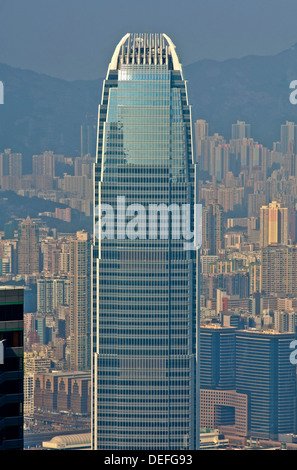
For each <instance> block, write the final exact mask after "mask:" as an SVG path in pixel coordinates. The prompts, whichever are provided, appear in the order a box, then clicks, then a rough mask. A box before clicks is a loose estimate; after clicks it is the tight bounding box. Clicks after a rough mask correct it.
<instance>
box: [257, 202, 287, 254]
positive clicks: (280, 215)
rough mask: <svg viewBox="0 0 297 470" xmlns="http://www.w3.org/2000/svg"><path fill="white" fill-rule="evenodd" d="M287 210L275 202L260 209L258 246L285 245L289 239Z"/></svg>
mask: <svg viewBox="0 0 297 470" xmlns="http://www.w3.org/2000/svg"><path fill="white" fill-rule="evenodd" d="M288 227H289V225H288V209H287V208H286V207H282V206H281V205H280V204H279V203H277V202H276V201H272V202H271V203H270V204H268V206H262V207H261V209H260V245H261V246H262V247H264V246H268V245H272V244H281V245H287V243H288V238H289V230H288Z"/></svg>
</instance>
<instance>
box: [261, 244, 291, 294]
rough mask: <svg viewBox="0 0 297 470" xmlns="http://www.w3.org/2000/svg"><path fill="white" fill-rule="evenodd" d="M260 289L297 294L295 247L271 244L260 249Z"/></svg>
mask: <svg viewBox="0 0 297 470" xmlns="http://www.w3.org/2000/svg"><path fill="white" fill-rule="evenodd" d="M261 264H262V266H261V289H262V292H264V293H265V294H271V293H279V294H282V295H283V294H286V295H288V294H290V295H294V296H295V295H297V247H296V246H283V245H276V246H275V245H271V246H266V247H264V248H262V250H261Z"/></svg>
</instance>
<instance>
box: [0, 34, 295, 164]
mask: <svg viewBox="0 0 297 470" xmlns="http://www.w3.org/2000/svg"><path fill="white" fill-rule="evenodd" d="M183 71H184V77H185V79H186V80H187V81H188V92H189V102H190V104H191V106H192V116H193V122H194V121H195V120H196V119H205V120H207V121H208V123H209V126H210V133H214V132H218V133H220V134H221V135H223V136H224V137H225V138H226V139H227V140H228V139H229V138H230V133H231V125H232V124H233V123H234V122H236V121H237V120H242V121H246V122H248V123H250V124H251V128H252V137H254V138H255V140H257V141H258V142H259V143H263V144H264V145H266V146H267V147H269V148H272V143H273V142H274V141H277V140H279V136H280V125H281V124H283V123H285V122H286V121H287V120H288V121H294V122H295V121H296V122H297V106H294V105H292V104H291V103H290V101H289V95H290V89H289V84H290V82H291V81H292V80H296V79H297V43H296V44H294V45H293V46H291V47H290V48H288V49H286V50H284V51H282V52H278V53H277V54H275V55H269V56H257V55H248V56H245V57H242V58H234V59H226V60H223V61H217V60H213V59H201V60H199V61H197V62H194V63H192V64H190V65H187V66H184V67H183ZM0 80H1V81H2V82H3V83H4V104H3V105H1V106H0V152H1V151H2V150H3V149H5V148H11V149H12V151H13V152H21V153H23V155H24V160H25V165H24V167H25V169H26V168H28V169H29V168H30V164H31V158H32V155H34V154H39V153H42V152H43V151H45V150H53V151H54V152H55V153H61V154H64V155H66V156H74V157H75V156H79V155H80V126H81V124H82V123H83V122H84V121H85V120H86V116H93V119H94V122H96V115H97V111H98V105H99V103H100V100H101V93H102V83H103V78H100V77H99V78H98V79H96V80H72V81H69V80H65V79H61V78H57V77H51V76H50V75H47V74H43V73H39V72H34V71H31V70H26V69H22V68H17V67H12V66H10V65H7V64H2V63H0Z"/></svg>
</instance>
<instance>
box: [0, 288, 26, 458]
mask: <svg viewBox="0 0 297 470" xmlns="http://www.w3.org/2000/svg"><path fill="white" fill-rule="evenodd" d="M23 331H24V291H23V289H22V288H17V287H10V286H8V287H5V286H3V287H0V398H1V399H0V450H23V447H24V438H23V413H24V411H23V403H24V385H23V380H24V371H23V369H24V364H23V362H24V345H23Z"/></svg>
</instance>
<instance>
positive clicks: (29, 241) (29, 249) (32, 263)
mask: <svg viewBox="0 0 297 470" xmlns="http://www.w3.org/2000/svg"><path fill="white" fill-rule="evenodd" d="M17 252H18V274H35V273H38V272H39V271H40V266H41V261H40V244H39V229H38V226H37V225H36V224H35V223H34V222H33V221H32V220H31V219H30V218H29V217H27V219H26V220H24V221H23V222H22V223H20V225H19V230H18V248H17Z"/></svg>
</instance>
